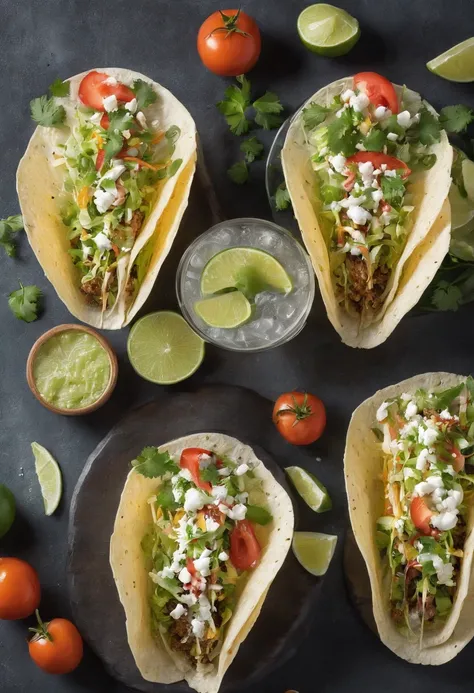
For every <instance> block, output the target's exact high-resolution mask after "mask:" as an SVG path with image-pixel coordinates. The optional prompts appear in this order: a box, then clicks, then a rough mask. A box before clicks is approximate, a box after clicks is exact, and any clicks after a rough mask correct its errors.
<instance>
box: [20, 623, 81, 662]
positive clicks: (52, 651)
mask: <svg viewBox="0 0 474 693" xmlns="http://www.w3.org/2000/svg"><path fill="white" fill-rule="evenodd" d="M36 616H37V618H38V628H37V629H35V630H36V632H35V635H34V636H33V637H32V638H31V640H30V642H29V643H28V649H29V651H30V657H31V659H32V660H33V661H34V663H35V664H37V665H38V666H39V668H40V669H43V671H46V672H47V673H48V674H69V672H71V671H74V669H76V668H77V667H78V666H79V664H80V661H81V659H82V654H83V644H82V638H81V635H80V633H79V631H78V630H77V628H76V626H75V625H74V624H73V623H71V621H68V620H67V619H65V618H55V619H53V620H52V621H50V622H49V623H43V622H42V620H41V619H40V616H39V613H38V612H36Z"/></svg>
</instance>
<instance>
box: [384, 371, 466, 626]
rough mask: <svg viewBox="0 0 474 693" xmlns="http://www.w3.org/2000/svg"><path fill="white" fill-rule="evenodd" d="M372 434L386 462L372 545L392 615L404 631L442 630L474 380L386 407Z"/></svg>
mask: <svg viewBox="0 0 474 693" xmlns="http://www.w3.org/2000/svg"><path fill="white" fill-rule="evenodd" d="M376 418H377V424H376V426H375V428H374V429H373V430H374V433H375V434H376V435H377V436H378V437H379V439H380V441H381V448H382V451H383V455H384V462H383V473H382V479H383V483H384V490H385V493H384V503H385V508H384V515H383V516H382V517H380V518H379V519H378V521H377V532H376V541H377V545H378V547H379V549H380V551H381V553H382V556H383V557H384V559H385V561H386V566H387V568H388V570H389V571H390V573H391V583H390V585H391V588H390V604H391V615H392V618H393V620H394V621H395V623H396V624H397V626H399V627H400V628H401V629H402V630H403V631H406V632H414V633H418V634H420V637H421V635H422V633H423V628H425V630H426V628H430V627H432V626H435V625H437V624H442V623H443V622H444V621H445V620H446V618H447V617H448V616H449V614H450V611H451V609H452V606H453V602H454V600H455V598H456V587H457V585H458V580H459V575H460V571H461V567H462V561H463V555H464V554H463V549H464V544H465V540H466V535H467V519H468V518H467V514H468V510H469V506H470V502H471V499H472V494H473V490H472V484H473V483H474V476H471V475H469V474H468V473H466V471H465V465H466V464H468V463H469V456H470V455H471V454H472V453H473V452H474V380H473V379H472V378H471V377H469V378H467V379H466V381H464V382H462V383H460V384H459V385H457V386H455V387H452V388H449V389H447V390H442V391H432V392H430V391H426V390H423V389H419V390H417V391H416V392H415V393H414V394H409V393H402V394H401V395H400V396H399V397H395V398H393V399H389V400H386V401H384V402H383V403H382V404H381V405H380V407H379V408H378V410H377V414H376Z"/></svg>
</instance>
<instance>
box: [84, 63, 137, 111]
mask: <svg viewBox="0 0 474 693" xmlns="http://www.w3.org/2000/svg"><path fill="white" fill-rule="evenodd" d="M108 78H109V75H107V74H105V72H97V71H96V70H92V72H89V73H88V74H87V75H86V76H85V77H84V78H83V80H82V82H81V83H80V85H79V99H80V100H81V101H82V103H83V104H84V105H85V106H89V108H94V109H95V110H96V111H105V108H104V104H103V100H104V98H105V97H106V96H112V95H113V94H114V95H115V96H116V97H117V101H124V102H127V101H131V100H132V99H134V98H135V94H134V93H133V91H132V90H131V89H129V88H128V87H126V86H125V84H120V83H118V84H116V85H115V86H114V85H112V84H104V82H105V80H106V79H108Z"/></svg>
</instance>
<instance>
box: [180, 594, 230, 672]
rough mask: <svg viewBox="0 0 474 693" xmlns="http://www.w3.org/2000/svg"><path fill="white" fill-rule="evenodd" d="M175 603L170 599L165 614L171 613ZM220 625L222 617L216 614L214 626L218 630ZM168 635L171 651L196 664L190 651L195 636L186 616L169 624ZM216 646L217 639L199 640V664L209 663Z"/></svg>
mask: <svg viewBox="0 0 474 693" xmlns="http://www.w3.org/2000/svg"><path fill="white" fill-rule="evenodd" d="M177 603H178V602H177V601H175V600H174V599H170V601H169V602H168V604H167V609H166V610H167V612H168V613H170V612H171V611H173V609H174V608H175V607H176V605H177ZM221 623H222V617H221V615H220V613H219V612H216V613H215V614H214V624H215V626H216V628H219V627H220V625H221ZM168 635H169V646H170V647H171V649H172V650H175V652H181V653H182V654H184V655H185V656H186V657H187V658H188V659H190V660H191V661H192V662H193V663H196V657H195V656H194V655H193V654H192V653H191V650H192V649H193V647H194V645H195V642H196V636H195V635H193V632H192V628H191V623H190V621H189V619H188V616H187V615H186V614H184V615H183V616H180V617H179V618H178V619H176V620H174V619H173V622H172V623H171V625H170V627H169V629H168ZM217 644H218V639H217V638H212V639H207V638H201V639H200V645H201V651H202V655H201V657H200V661H201V662H209V661H210V655H211V653H212V650H213V649H214V648H215V647H216V645H217Z"/></svg>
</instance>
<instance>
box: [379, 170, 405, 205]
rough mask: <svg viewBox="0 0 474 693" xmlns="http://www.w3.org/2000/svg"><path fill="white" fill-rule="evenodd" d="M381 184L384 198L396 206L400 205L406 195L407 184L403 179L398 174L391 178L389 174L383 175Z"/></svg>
mask: <svg viewBox="0 0 474 693" xmlns="http://www.w3.org/2000/svg"><path fill="white" fill-rule="evenodd" d="M380 184H381V187H382V192H383V197H384V200H385V201H386V202H388V203H389V204H391V205H393V206H394V207H399V206H400V205H401V204H402V202H403V197H404V195H405V184H404V182H403V181H402V179H401V178H399V177H398V176H393V177H390V178H389V177H388V176H382V177H381V181H380Z"/></svg>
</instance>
